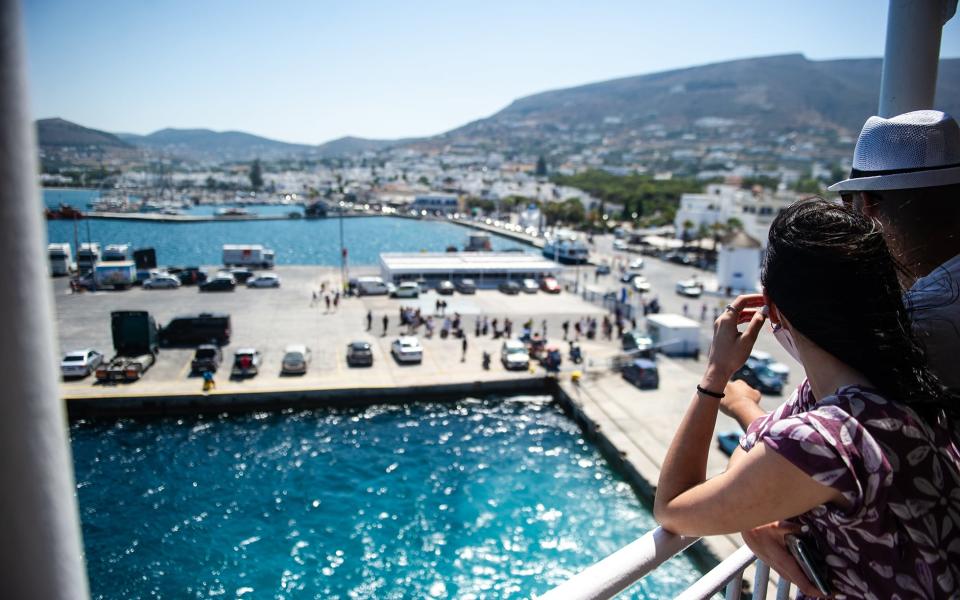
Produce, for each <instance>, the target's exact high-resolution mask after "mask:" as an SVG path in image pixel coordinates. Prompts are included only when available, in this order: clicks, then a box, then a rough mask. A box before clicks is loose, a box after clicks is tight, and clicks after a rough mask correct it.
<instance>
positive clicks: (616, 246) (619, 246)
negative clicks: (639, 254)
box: [613, 240, 627, 250]
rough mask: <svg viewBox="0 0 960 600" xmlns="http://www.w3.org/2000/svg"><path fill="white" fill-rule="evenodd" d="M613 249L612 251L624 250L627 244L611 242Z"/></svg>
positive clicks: (620, 241)
mask: <svg viewBox="0 0 960 600" xmlns="http://www.w3.org/2000/svg"><path fill="white" fill-rule="evenodd" d="M613 249H614V250H626V249H627V243H626V242H625V241H623V240H613Z"/></svg>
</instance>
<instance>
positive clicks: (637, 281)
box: [631, 277, 651, 294]
mask: <svg viewBox="0 0 960 600" xmlns="http://www.w3.org/2000/svg"><path fill="white" fill-rule="evenodd" d="M631 285H632V286H633V290H634V291H636V292H640V293H641V294H646V293H647V292H649V291H650V289H651V288H650V282H649V281H647V278H646V277H634V278H633V283H631Z"/></svg>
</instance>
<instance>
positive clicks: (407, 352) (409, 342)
mask: <svg viewBox="0 0 960 600" xmlns="http://www.w3.org/2000/svg"><path fill="white" fill-rule="evenodd" d="M390 354H392V355H393V358H394V359H396V361H397V362H401V363H419V362H422V361H423V346H421V345H420V340H418V339H417V338H416V337H415V336H412V335H405V336H402V337H398V338H397V339H395V340H394V341H393V344H391V345H390Z"/></svg>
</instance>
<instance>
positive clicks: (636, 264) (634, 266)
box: [627, 258, 643, 271]
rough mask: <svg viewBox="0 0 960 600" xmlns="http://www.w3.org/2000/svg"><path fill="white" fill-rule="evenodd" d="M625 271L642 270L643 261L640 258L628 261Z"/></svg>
mask: <svg viewBox="0 0 960 600" xmlns="http://www.w3.org/2000/svg"><path fill="white" fill-rule="evenodd" d="M627 269H629V270H630V271H639V270H641V269H643V259H642V258H635V259H633V260H632V261H630V264H629V265H628V266H627Z"/></svg>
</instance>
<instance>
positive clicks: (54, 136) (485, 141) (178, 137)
mask: <svg viewBox="0 0 960 600" xmlns="http://www.w3.org/2000/svg"><path fill="white" fill-rule="evenodd" d="M881 67H882V60H881V59H879V58H867V59H843V60H825V61H813V60H809V59H807V58H806V57H804V56H803V55H800V54H787V55H780V56H767V57H760V58H749V59H742V60H734V61H727V62H720V63H714V64H708V65H702V66H695V67H688V68H684V69H675V70H671V71H663V72H659V73H651V74H648V75H637V76H632V77H624V78H620V79H614V80H609V81H602V82H598V83H590V84H586V85H581V86H576V87H571V88H565V89H559V90H552V91H546V92H541V93H537V94H533V95H530V96H525V97H522V98H518V99H517V100H515V101H513V102H512V103H511V104H510V105H509V106H507V107H506V108H504V109H503V110H501V111H499V112H497V113H495V114H493V115H491V116H489V117H486V118H483V119H479V120H476V121H473V122H471V123H467V124H466V125H463V126H461V127H458V128H456V129H453V130H451V131H448V132H446V133H443V134H440V135H438V136H433V137H429V138H421V139H405V140H376V139H364V138H356V137H343V138H339V139H336V140H331V141H328V142H326V143H324V144H320V145H318V146H312V145H307V144H292V143H287V142H282V141H278V140H272V139H268V138H264V137H260V136H256V135H253V134H249V133H244V132H240V131H224V132H217V131H211V130H209V129H162V130H160V131H156V132H153V133H151V134H148V135H134V134H117V135H114V134H110V133H107V132H103V131H98V130H94V129H88V128H84V127H82V126H80V125H76V124H73V123H70V122H69V121H64V120H63V119H43V120H41V121H38V122H37V127H38V133H39V136H38V137H39V141H40V145H41V147H50V148H55V147H62V146H71V145H94V146H102V147H103V148H107V149H109V148H131V147H137V148H143V149H148V150H154V151H161V152H164V153H169V154H171V155H175V156H180V157H183V158H191V159H206V160H238V161H239V160H252V159H253V158H263V159H267V160H270V159H280V158H297V157H301V158H324V157H332V156H342V155H349V154H358V153H362V152H367V151H378V150H382V149H384V148H389V147H392V146H411V147H420V148H424V147H431V148H442V147H443V146H446V145H448V144H451V143H465V144H480V145H484V146H487V147H490V148H491V149H499V150H510V149H516V148H520V149H524V150H531V149H540V148H543V147H545V146H549V145H550V144H551V143H553V142H555V141H556V140H558V139H561V138H562V137H564V136H568V137H569V136H570V134H571V132H581V133H582V132H585V131H586V132H590V134H591V135H594V136H603V138H605V139H614V140H615V139H616V138H617V136H618V135H619V136H625V139H626V136H633V139H634V140H636V139H637V138H643V135H641V134H640V133H638V132H643V131H645V128H647V127H649V126H652V127H656V128H661V129H663V130H667V131H674V132H676V131H684V130H688V129H691V128H695V127H704V126H706V127H710V126H718V125H725V126H728V127H729V126H735V127H736V128H738V129H740V130H752V131H765V132H781V131H782V132H789V131H792V130H795V129H805V128H806V129H809V128H817V129H823V130H832V131H836V132H837V133H838V134H847V135H852V134H856V132H857V131H859V129H860V126H861V125H862V124H863V121H864V120H865V119H866V117H867V116H869V115H872V114H875V113H876V110H877V98H878V95H879V89H880V71H881ZM935 106H936V108H939V109H941V110H945V111H946V112H948V113H950V114H952V115H954V116H960V59H958V58H949V59H942V60H941V61H940V68H939V75H938V82H937V96H936V103H935Z"/></svg>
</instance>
